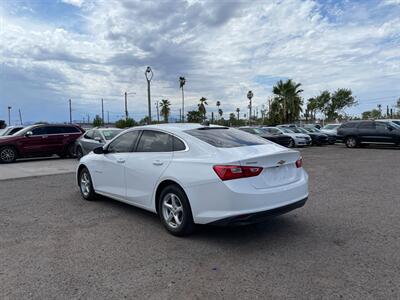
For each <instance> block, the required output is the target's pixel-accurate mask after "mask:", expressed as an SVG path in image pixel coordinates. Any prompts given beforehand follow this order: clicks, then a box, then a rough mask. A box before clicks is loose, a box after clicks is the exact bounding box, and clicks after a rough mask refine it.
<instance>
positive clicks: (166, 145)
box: [136, 130, 173, 152]
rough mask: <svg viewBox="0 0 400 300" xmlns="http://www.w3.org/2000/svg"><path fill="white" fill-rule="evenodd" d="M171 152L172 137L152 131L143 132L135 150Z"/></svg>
mask: <svg viewBox="0 0 400 300" xmlns="http://www.w3.org/2000/svg"><path fill="white" fill-rule="evenodd" d="M172 150H173V147H172V136H171V135H170V134H167V133H164V132H159V131H154V130H144V131H143V133H142V136H141V137H140V140H139V143H138V145H137V148H136V152H171V151H172Z"/></svg>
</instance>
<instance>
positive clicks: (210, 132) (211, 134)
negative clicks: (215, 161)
mask: <svg viewBox="0 0 400 300" xmlns="http://www.w3.org/2000/svg"><path fill="white" fill-rule="evenodd" d="M185 133H187V134H190V135H191V136H194V137H196V138H198V139H199V140H201V141H203V142H206V143H208V144H210V145H212V146H214V147H218V148H235V147H244V146H256V145H264V144H269V142H268V141H266V140H264V139H262V138H260V137H257V136H254V135H251V134H248V133H246V132H243V131H241V130H236V129H233V128H227V127H202V128H198V129H191V130H186V131H185Z"/></svg>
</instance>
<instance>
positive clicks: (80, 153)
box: [75, 146, 83, 160]
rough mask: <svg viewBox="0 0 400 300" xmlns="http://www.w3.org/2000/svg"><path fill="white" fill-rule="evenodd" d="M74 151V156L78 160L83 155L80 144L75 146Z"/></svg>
mask: <svg viewBox="0 0 400 300" xmlns="http://www.w3.org/2000/svg"><path fill="white" fill-rule="evenodd" d="M75 152H76V153H75V155H76V157H77V158H78V160H80V159H81V158H82V157H83V150H82V147H81V146H78V147H77V148H76V151H75Z"/></svg>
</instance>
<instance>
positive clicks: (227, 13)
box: [0, 0, 400, 118]
mask: <svg viewBox="0 0 400 300" xmlns="http://www.w3.org/2000/svg"><path fill="white" fill-rule="evenodd" d="M76 2H80V1H76ZM80 4H82V3H80ZM382 9H383V8H382ZM325 10H328V11H332V12H333V13H332V16H333V17H334V18H340V21H333V20H331V16H330V15H327V14H326V13H324V7H323V6H322V5H321V4H318V3H317V2H314V1H311V0H308V1H299V0H287V1H273V2H267V3H264V2H261V1H260V2H259V1H254V2H252V4H251V5H249V4H248V3H247V2H222V1H220V2H216V1H200V2H197V1H193V2H192V1H191V2H186V1H184V0H171V1H162V2H150V1H140V2H139V1H137V2H136V1H112V0H110V1H102V2H100V1H99V2H91V3H87V5H86V2H85V9H83V10H82V11H81V13H82V16H83V18H84V19H85V25H84V27H82V28H80V30H79V31H77V32H72V31H70V30H66V29H63V28H57V27H54V26H52V25H51V24H49V23H46V22H44V21H42V22H32V21H29V20H25V21H23V22H24V23H22V21H21V20H20V19H16V18H15V17H14V18H11V17H9V16H5V18H6V22H3V28H4V30H3V31H2V32H0V39H1V40H2V41H5V43H1V45H0V62H1V63H2V64H4V65H6V66H7V72H11V71H10V70H15V69H18V70H19V71H22V72H23V73H26V74H27V76H28V80H30V81H32V82H36V81H38V84H37V85H35V86H36V88H35V90H34V91H33V92H36V93H37V94H38V95H40V93H41V90H40V89H38V88H37V86H41V87H42V91H43V90H46V93H47V92H48V91H51V92H52V93H53V94H52V96H51V100H50V99H49V100H48V101H49V102H50V101H52V103H53V102H54V103H64V102H63V101H65V99H66V98H69V97H71V98H73V99H75V102H74V103H75V105H76V111H75V112H76V114H77V115H83V114H86V113H91V114H94V113H96V112H98V111H99V110H98V109H99V107H98V106H97V104H98V102H99V99H100V98H101V97H103V98H105V99H106V103H107V105H108V108H107V109H109V110H110V111H112V112H113V113H114V112H115V114H113V115H114V116H115V117H116V116H117V115H118V114H122V113H123V102H122V93H123V91H125V90H128V91H135V92H136V95H135V96H132V97H130V98H131V99H130V109H129V110H130V111H131V112H132V113H134V116H135V117H136V118H139V117H141V116H143V114H144V113H145V112H146V105H145V103H146V102H145V101H146V82H145V78H144V70H145V68H146V66H147V65H151V66H152V68H153V70H154V73H155V76H154V79H153V82H152V94H153V99H154V100H159V99H160V98H161V97H167V98H169V99H170V100H171V102H172V104H173V112H174V113H175V114H177V113H178V110H179V108H180V93H179V89H178V81H177V79H178V77H179V76H181V75H184V76H186V78H187V85H186V95H187V102H186V103H188V105H190V106H192V107H194V106H195V105H196V103H197V101H198V99H199V98H200V97H201V96H205V97H207V98H209V99H210V101H209V104H210V107H212V108H213V109H214V110H215V109H216V107H215V102H216V100H220V101H221V102H222V108H223V110H224V112H226V113H227V114H228V113H229V112H230V111H233V110H234V109H235V108H236V107H240V108H241V110H242V111H245V110H246V106H247V101H246V96H245V95H246V92H247V90H248V89H252V90H253V91H254V94H255V97H254V101H255V103H256V105H261V104H263V103H265V102H266V99H267V97H268V96H269V95H270V90H271V85H272V84H273V83H274V81H275V80H278V79H279V78H293V79H294V80H295V81H296V82H301V83H302V84H303V89H304V90H305V92H304V96H305V97H310V96H313V95H315V94H316V93H318V92H319V91H321V90H323V89H337V88H340V87H346V88H351V89H353V90H354V92H355V93H356V95H358V96H359V97H360V103H361V105H360V109H364V108H368V103H367V102H363V101H362V98H365V99H371V98H373V97H386V96H388V95H394V94H400V87H399V85H398V82H399V80H400V72H399V71H400V69H399V68H400V66H399V63H398V62H399V61H400V53H399V37H400V26H399V24H400V18H399V17H398V16H397V15H396V9H393V11H392V14H385V17H382V16H380V17H379V18H376V17H375V15H374V14H373V13H372V12H368V10H365V9H363V10H362V11H363V13H362V14H358V15H357V16H356V15H355V16H354V18H353V19H351V18H350V17H349V14H351V10H350V11H349V9H346V8H341V7H337V6H335V7H333V8H331V9H325ZM360 10H361V9H360ZM365 13H367V15H368V13H369V14H370V17H369V18H367V19H365ZM345 14H347V15H345ZM347 18H350V20H351V21H348V19H347ZM343 20H346V21H343ZM35 72H38V74H40V77H38V78H35V76H34V74H35ZM18 74H19V73H18ZM6 75H7V74H6ZM15 76H17V75H15ZM54 78H56V79H57V80H54ZM265 78H266V79H268V80H266V79H265ZM265 80H266V81H265ZM396 82H397V84H396ZM20 85H21V89H24V88H26V89H28V88H29V89H32V87H31V86H28V85H26V83H25V82H24V81H23V80H21V81H20ZM24 95H25V94H24ZM38 97H39V96H38ZM21 98H22V97H21ZM24 99H25V98H24ZM16 101H21V103H24V102H23V101H25V100H16ZM57 101H58V102H57ZM54 105H56V104H54ZM94 105H96V106H94ZM374 105H375V104H374ZM0 117H1V116H0ZM57 117H59V116H57ZM35 118H39V117H35ZM40 118H43V117H42V116H40Z"/></svg>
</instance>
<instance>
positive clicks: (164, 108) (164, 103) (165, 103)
mask: <svg viewBox="0 0 400 300" xmlns="http://www.w3.org/2000/svg"><path fill="white" fill-rule="evenodd" d="M170 106H171V103H170V102H169V100H168V99H162V100H161V103H160V108H161V115H162V116H163V118H164V122H165V123H168V117H169V113H170V111H171V108H170Z"/></svg>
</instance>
